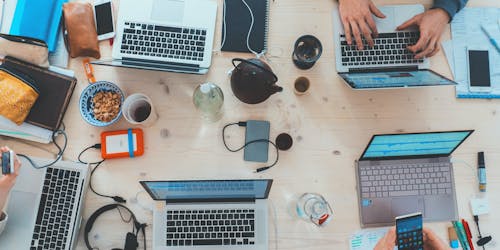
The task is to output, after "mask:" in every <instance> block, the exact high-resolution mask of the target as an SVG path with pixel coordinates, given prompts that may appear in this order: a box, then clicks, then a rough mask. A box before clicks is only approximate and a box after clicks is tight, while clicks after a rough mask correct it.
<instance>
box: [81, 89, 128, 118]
mask: <svg viewBox="0 0 500 250" xmlns="http://www.w3.org/2000/svg"><path fill="white" fill-rule="evenodd" d="M98 92H113V93H117V94H118V95H120V96H121V98H120V99H121V102H120V103H123V101H124V99H125V95H124V94H123V91H122V90H121V89H120V88H119V87H118V86H116V85H115V84H113V83H110V82H106V81H99V82H95V83H92V84H90V85H89V86H87V87H86V88H85V89H84V90H83V92H82V95H81V96H80V114H81V115H82V118H83V119H84V120H85V121H86V122H88V123H89V124H90V125H94V126H96V127H105V126H108V125H111V124H113V123H115V122H116V121H118V120H120V117H121V116H122V110H121V107H120V110H119V111H118V114H117V115H116V117H115V118H114V119H113V120H111V121H109V122H103V121H100V120H98V119H96V118H95V116H94V104H93V103H92V98H94V96H95V95H96V94H97V93H98Z"/></svg>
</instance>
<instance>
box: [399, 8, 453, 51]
mask: <svg viewBox="0 0 500 250" xmlns="http://www.w3.org/2000/svg"><path fill="white" fill-rule="evenodd" d="M449 20H450V16H449V15H448V13H446V11H444V10H443V9H440V8H436V9H431V10H427V11H425V12H424V13H421V14H418V15H416V16H414V17H413V18H411V19H410V20H408V21H406V22H404V23H403V24H401V25H399V26H398V30H403V29H406V28H408V27H410V26H413V25H416V26H418V29H419V30H420V38H419V39H418V41H417V43H416V44H415V45H412V46H408V50H410V51H411V52H413V53H414V54H416V55H415V58H416V59H420V58H424V57H431V56H433V55H435V54H436V53H437V52H438V51H439V40H440V38H441V35H442V34H443V30H444V28H445V27H446V25H447V24H448V21H449Z"/></svg>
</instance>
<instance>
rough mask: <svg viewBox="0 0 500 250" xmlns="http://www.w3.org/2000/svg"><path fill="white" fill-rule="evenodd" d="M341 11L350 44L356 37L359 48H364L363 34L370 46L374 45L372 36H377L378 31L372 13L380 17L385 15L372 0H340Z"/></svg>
mask: <svg viewBox="0 0 500 250" xmlns="http://www.w3.org/2000/svg"><path fill="white" fill-rule="evenodd" d="M339 12H340V18H341V20H342V24H343V26H344V32H345V35H346V40H347V43H348V44H349V45H351V44H352V37H354V40H356V45H357V47H358V49H359V50H362V49H363V48H364V46H363V42H362V40H361V36H363V37H364V38H365V39H366V41H367V42H368V45H369V46H370V47H371V46H373V45H374V42H373V39H372V36H373V37H377V35H378V32H377V26H376V25H375V21H374V20H373V17H372V14H374V15H375V16H377V17H379V18H385V15H384V14H383V13H382V12H381V11H380V10H379V9H378V8H377V7H376V6H375V4H373V2H372V1H371V0H339Z"/></svg>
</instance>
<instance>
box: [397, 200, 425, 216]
mask: <svg viewBox="0 0 500 250" xmlns="http://www.w3.org/2000/svg"><path fill="white" fill-rule="evenodd" d="M416 212H421V213H422V214H424V199H423V198H422V197H402V198H393V199H392V216H393V217H396V216H400V215H405V214H411V213H416Z"/></svg>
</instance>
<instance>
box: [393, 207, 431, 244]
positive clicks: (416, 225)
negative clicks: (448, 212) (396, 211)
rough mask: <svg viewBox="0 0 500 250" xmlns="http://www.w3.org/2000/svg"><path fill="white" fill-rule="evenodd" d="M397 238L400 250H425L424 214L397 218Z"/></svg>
mask: <svg viewBox="0 0 500 250" xmlns="http://www.w3.org/2000/svg"><path fill="white" fill-rule="evenodd" d="M396 238H397V243H398V249H399V250H405V249H407V250H423V249H424V241H423V234H422V213H413V214H407V215H402V216H398V217H396Z"/></svg>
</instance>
